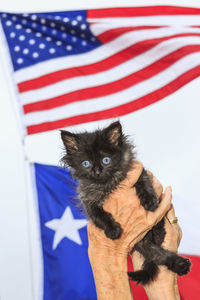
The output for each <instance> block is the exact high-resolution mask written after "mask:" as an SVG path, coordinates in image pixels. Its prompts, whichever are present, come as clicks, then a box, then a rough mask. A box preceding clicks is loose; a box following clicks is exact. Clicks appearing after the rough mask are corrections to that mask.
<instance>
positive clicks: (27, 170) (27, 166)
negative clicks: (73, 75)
mask: <svg viewBox="0 0 200 300" xmlns="http://www.w3.org/2000/svg"><path fill="white" fill-rule="evenodd" d="M0 41H1V45H2V47H0V52H1V53H2V55H1V57H2V59H1V60H0V61H1V65H2V69H3V70H4V74H5V76H6V81H7V83H8V93H9V98H10V103H11V107H12V110H13V114H14V115H15V118H16V124H17V127H18V132H19V137H20V141H21V143H20V144H21V149H22V152H23V169H24V172H23V173H24V184H25V199H27V201H26V212H27V214H26V223H27V236H28V237H27V240H28V252H29V255H28V257H29V258H28V259H29V268H30V281H31V299H32V300H38V299H36V295H35V289H34V274H33V251H32V234H31V214H30V209H31V208H30V203H29V200H30V198H29V191H28V187H29V186H30V183H29V181H30V178H31V176H30V174H31V162H30V161H29V159H28V156H27V154H26V150H25V138H26V127H25V125H24V124H23V123H22V120H23V117H22V115H23V112H22V106H21V105H20V104H19V97H18V91H17V86H16V83H15V81H14V77H13V67H12V62H11V59H10V57H9V55H8V52H9V49H8V45H7V42H6V38H5V35H4V32H3V28H2V24H1V20H0ZM4 61H5V62H6V63H5V62H4ZM8 69H9V71H8ZM10 78H12V80H11V79H10ZM12 99H15V100H17V101H14V100H12ZM17 102H18V105H17ZM20 115H21V118H20Z"/></svg>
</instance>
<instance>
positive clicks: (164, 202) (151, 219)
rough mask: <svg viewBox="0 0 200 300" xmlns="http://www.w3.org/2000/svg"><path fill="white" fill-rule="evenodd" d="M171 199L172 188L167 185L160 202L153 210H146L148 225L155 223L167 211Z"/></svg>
mask: <svg viewBox="0 0 200 300" xmlns="http://www.w3.org/2000/svg"><path fill="white" fill-rule="evenodd" d="M171 200H172V189H171V187H167V188H166V190H165V192H164V194H163V195H162V199H161V202H160V204H159V206H158V208H157V209H156V210H155V211H154V212H148V214H147V222H148V223H149V224H150V225H152V226H153V225H155V224H157V223H158V222H159V221H160V220H161V219H162V218H163V217H164V215H165V214H166V213H167V212H168V210H169V209H170V207H171Z"/></svg>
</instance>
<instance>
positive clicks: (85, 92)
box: [23, 45, 200, 114]
mask: <svg viewBox="0 0 200 300" xmlns="http://www.w3.org/2000/svg"><path fill="white" fill-rule="evenodd" d="M197 51H200V45H194V46H193V45H190V46H185V47H182V48H181V49H178V50H176V51H174V52H172V53H170V54H168V55H166V56H165V57H162V58H161V59H160V60H158V61H156V62H155V63H153V64H151V65H150V66H147V67H146V68H143V69H141V70H139V71H137V72H135V73H133V74H130V75H128V76H126V77H124V78H122V79H119V80H117V81H114V82H111V83H108V84H104V85H100V86H95V87H92V88H86V89H82V90H77V91H74V92H71V93H68V94H65V95H61V96H58V97H54V98H51V99H48V100H43V101H38V102H35V103H30V104H26V105H24V107H23V108H24V113H25V114H27V113H30V112H34V111H41V110H47V109H52V108H55V107H58V106H62V105H65V104H69V103H72V102H77V101H83V100H89V99H93V98H97V97H103V96H107V95H111V94H114V93H117V92H120V91H122V90H125V89H127V88H129V87H131V86H133V85H135V84H138V83H140V82H142V81H144V80H146V79H148V78H151V77H152V76H155V75H156V74H158V73H159V72H161V71H163V70H165V69H166V68H169V67H170V66H171V65H172V64H174V63H175V62H176V61H177V60H179V59H181V58H182V57H184V56H186V55H188V54H191V53H193V52H197Z"/></svg>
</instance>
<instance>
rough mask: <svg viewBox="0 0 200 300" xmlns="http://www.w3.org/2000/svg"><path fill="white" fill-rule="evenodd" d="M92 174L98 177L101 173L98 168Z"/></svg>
mask: <svg viewBox="0 0 200 300" xmlns="http://www.w3.org/2000/svg"><path fill="white" fill-rule="evenodd" d="M94 173H95V175H97V176H99V175H100V173H101V170H100V169H99V168H95V170H94Z"/></svg>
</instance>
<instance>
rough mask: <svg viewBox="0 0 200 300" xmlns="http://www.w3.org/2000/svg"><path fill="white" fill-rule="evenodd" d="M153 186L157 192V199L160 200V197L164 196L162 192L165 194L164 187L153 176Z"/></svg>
mask: <svg viewBox="0 0 200 300" xmlns="http://www.w3.org/2000/svg"><path fill="white" fill-rule="evenodd" d="M152 185H153V188H154V190H155V192H156V195H157V197H158V198H160V196H161V195H162V192H163V186H162V184H161V183H160V181H159V180H158V179H157V178H156V177H155V176H153V182H152Z"/></svg>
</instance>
